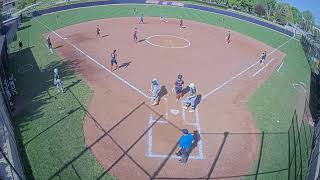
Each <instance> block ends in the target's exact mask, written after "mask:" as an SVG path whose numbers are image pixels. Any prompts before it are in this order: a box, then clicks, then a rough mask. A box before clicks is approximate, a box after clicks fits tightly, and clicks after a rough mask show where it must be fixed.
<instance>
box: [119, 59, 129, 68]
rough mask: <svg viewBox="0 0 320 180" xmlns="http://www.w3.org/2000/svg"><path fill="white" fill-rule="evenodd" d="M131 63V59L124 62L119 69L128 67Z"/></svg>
mask: <svg viewBox="0 0 320 180" xmlns="http://www.w3.org/2000/svg"><path fill="white" fill-rule="evenodd" d="M130 64H131V61H128V62H125V63H122V64H121V65H120V66H119V69H120V68H127V67H128V66H129V65H130Z"/></svg>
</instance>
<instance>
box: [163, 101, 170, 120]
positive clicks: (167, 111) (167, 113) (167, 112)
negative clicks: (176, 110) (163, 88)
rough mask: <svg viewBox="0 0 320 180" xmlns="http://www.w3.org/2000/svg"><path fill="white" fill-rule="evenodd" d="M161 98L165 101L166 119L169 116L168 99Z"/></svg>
mask: <svg viewBox="0 0 320 180" xmlns="http://www.w3.org/2000/svg"><path fill="white" fill-rule="evenodd" d="M163 99H164V101H165V102H166V107H165V111H166V119H168V118H169V103H168V99H167V98H163Z"/></svg>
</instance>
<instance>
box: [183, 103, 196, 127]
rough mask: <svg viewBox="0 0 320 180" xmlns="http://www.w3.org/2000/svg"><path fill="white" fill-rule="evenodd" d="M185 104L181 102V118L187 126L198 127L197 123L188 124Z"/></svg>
mask: <svg viewBox="0 0 320 180" xmlns="http://www.w3.org/2000/svg"><path fill="white" fill-rule="evenodd" d="M183 106H184V104H183V102H182V101H181V109H182V113H181V118H182V120H183V122H184V123H185V124H187V125H192V126H197V124H196V123H191V122H188V121H187V118H186V109H184V108H183Z"/></svg>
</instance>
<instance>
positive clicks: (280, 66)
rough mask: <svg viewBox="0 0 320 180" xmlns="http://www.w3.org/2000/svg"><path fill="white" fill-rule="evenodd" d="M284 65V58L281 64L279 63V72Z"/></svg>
mask: <svg viewBox="0 0 320 180" xmlns="http://www.w3.org/2000/svg"><path fill="white" fill-rule="evenodd" d="M282 66H283V60H282V62H281V64H280V65H279V67H278V69H277V72H280V70H281V68H282Z"/></svg>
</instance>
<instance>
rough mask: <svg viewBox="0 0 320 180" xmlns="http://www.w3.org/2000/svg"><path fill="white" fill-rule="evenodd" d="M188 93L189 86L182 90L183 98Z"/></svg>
mask: <svg viewBox="0 0 320 180" xmlns="http://www.w3.org/2000/svg"><path fill="white" fill-rule="evenodd" d="M189 91H190V88H189V86H187V87H185V88H183V89H182V96H184V95H185V94H187V93H188V92H189Z"/></svg>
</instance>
